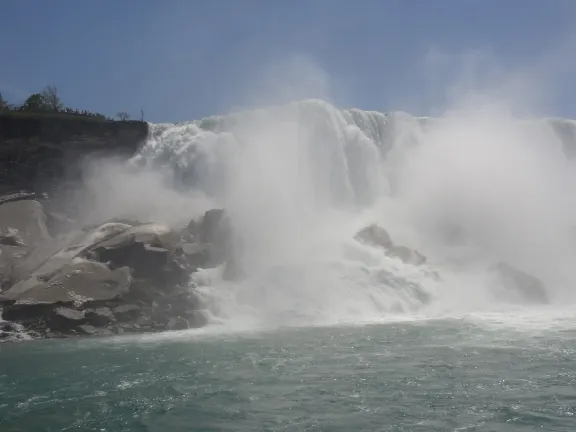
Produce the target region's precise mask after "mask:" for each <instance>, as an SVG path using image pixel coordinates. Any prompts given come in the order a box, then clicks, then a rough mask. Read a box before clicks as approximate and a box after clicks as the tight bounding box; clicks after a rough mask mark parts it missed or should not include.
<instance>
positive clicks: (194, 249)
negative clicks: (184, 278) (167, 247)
mask: <svg viewBox="0 0 576 432" xmlns="http://www.w3.org/2000/svg"><path fill="white" fill-rule="evenodd" d="M181 249H182V255H183V259H184V261H185V263H186V265H187V267H188V269H189V270H191V271H196V270H197V269H199V268H205V267H206V266H208V263H209V261H210V247H209V245H207V244H206V243H200V242H197V243H183V244H182V246H181Z"/></svg>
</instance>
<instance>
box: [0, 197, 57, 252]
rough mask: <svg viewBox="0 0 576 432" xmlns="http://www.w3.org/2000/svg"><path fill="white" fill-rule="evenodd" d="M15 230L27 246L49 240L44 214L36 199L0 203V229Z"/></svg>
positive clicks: (5, 230) (4, 230)
mask: <svg viewBox="0 0 576 432" xmlns="http://www.w3.org/2000/svg"><path fill="white" fill-rule="evenodd" d="M9 229H11V230H16V231H17V232H18V233H19V235H20V236H21V240H22V241H23V242H24V243H25V244H27V245H28V246H31V247H33V246H36V245H38V244H40V243H42V242H45V241H47V240H50V238H51V237H50V235H49V234H48V228H47V227H46V214H45V213H44V209H43V207H42V205H41V204H40V203H39V202H38V201H33V200H24V201H10V202H6V203H3V204H1V205H0V230H1V231H2V232H4V233H5V232H7V231H8V230H9Z"/></svg>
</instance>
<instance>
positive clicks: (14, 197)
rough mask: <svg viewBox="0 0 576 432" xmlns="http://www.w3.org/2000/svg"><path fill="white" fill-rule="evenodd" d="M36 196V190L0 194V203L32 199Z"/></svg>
mask: <svg viewBox="0 0 576 432" xmlns="http://www.w3.org/2000/svg"><path fill="white" fill-rule="evenodd" d="M34 198H36V192H30V191H20V192H14V193H11V194H4V195H1V196H0V204H4V203H7V202H12V201H22V200H33V199H34Z"/></svg>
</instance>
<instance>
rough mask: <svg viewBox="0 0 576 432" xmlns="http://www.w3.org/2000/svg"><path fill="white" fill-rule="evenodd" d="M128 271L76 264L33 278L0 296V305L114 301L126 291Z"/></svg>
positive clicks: (98, 265)
mask: <svg viewBox="0 0 576 432" xmlns="http://www.w3.org/2000/svg"><path fill="white" fill-rule="evenodd" d="M131 280H132V279H131V276H130V269H128V268H127V267H121V268H118V269H116V270H110V269H109V268H108V267H106V266H105V265H104V264H102V263H98V262H93V261H79V262H76V263H74V264H69V265H65V266H64V267H62V268H61V269H60V270H58V271H56V272H55V273H54V274H53V275H52V276H51V277H49V278H48V279H47V280H45V281H44V280H42V279H40V278H38V277H36V276H35V275H32V276H31V277H30V278H28V279H26V280H23V281H21V282H18V283H17V284H16V285H14V286H13V287H12V288H10V289H9V290H7V291H5V292H4V293H2V294H1V295H0V303H1V302H12V301H27V302H28V303H29V304H34V303H48V304H54V303H80V304H81V303H85V302H92V301H106V300H113V299H115V298H118V297H119V296H121V295H122V294H124V293H126V292H127V291H128V288H129V286H130V282H131Z"/></svg>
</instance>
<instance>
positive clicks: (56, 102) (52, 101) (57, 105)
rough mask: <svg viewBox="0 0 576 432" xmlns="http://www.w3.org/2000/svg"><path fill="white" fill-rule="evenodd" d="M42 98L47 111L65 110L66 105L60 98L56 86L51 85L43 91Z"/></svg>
mask: <svg viewBox="0 0 576 432" xmlns="http://www.w3.org/2000/svg"><path fill="white" fill-rule="evenodd" d="M42 98H43V99H44V104H45V106H46V108H47V109H49V110H52V111H60V110H61V109H62V108H64V104H63V103H62V101H61V100H60V98H59V97H58V89H57V88H56V86H55V85H49V86H46V87H45V88H44V90H42Z"/></svg>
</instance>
